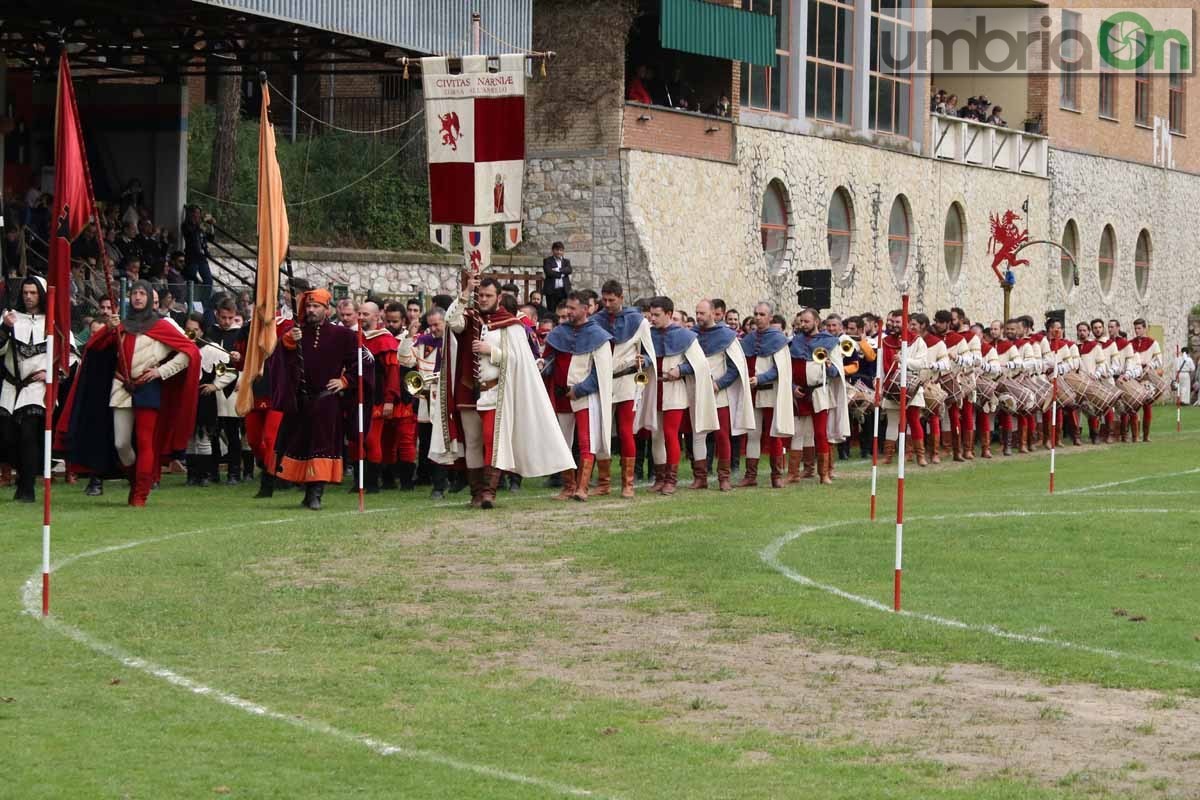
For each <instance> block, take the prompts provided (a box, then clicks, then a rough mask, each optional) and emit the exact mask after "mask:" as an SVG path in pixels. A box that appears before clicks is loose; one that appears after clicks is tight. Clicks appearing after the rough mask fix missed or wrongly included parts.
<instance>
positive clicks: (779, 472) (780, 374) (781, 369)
mask: <svg viewBox="0 0 1200 800" xmlns="http://www.w3.org/2000/svg"><path fill="white" fill-rule="evenodd" d="M741 344H742V351H743V352H744V353H745V354H746V366H747V367H748V368H749V370H750V377H751V378H755V379H756V380H755V382H754V384H753V386H752V390H753V393H754V427H755V428H756V429H757V430H758V432H759V435H758V436H753V435H750V434H747V436H746V473H745V475H744V476H743V477H742V480H741V482H740V483H738V486H739V487H751V486H758V461H759V459H760V458H761V457H762V451H763V450H764V449H765V450H767V452H768V453H769V455H770V459H771V485H772V487H775V488H778V487H779V486H782V485H783V451H784V444H785V443H786V442H787V441H788V440H789V439H791V438H792V435H793V434H794V433H795V420H794V418H793V415H792V361H791V358H790V357H789V355H788V350H787V346H788V340H787V337H786V336H784V335H783V331H778V330H775V329H774V328H767V329H766V330H761V331H760V330H752V331H750V332H749V333H747V334H746V335H745V336H743V337H742V340H741Z"/></svg>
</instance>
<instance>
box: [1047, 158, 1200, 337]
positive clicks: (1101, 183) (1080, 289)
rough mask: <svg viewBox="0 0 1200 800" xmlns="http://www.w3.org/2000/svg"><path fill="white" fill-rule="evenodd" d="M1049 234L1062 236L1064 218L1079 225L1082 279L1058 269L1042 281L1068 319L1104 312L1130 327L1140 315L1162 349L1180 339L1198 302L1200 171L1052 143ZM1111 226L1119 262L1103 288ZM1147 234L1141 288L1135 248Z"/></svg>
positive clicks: (1102, 314) (1199, 298) (1049, 294)
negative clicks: (1103, 257) (1070, 282)
mask: <svg viewBox="0 0 1200 800" xmlns="http://www.w3.org/2000/svg"><path fill="white" fill-rule="evenodd" d="M1050 178H1051V182H1052V184H1053V187H1054V191H1053V194H1052V195H1051V198H1050V209H1051V216H1050V220H1051V226H1052V227H1051V231H1052V233H1051V235H1050V236H1049V237H1048V238H1052V239H1055V240H1061V237H1062V235H1063V230H1064V228H1065V227H1066V224H1067V221H1068V220H1074V222H1075V225H1076V226H1077V228H1078V230H1079V250H1080V252H1079V253H1078V254H1077V256H1076V258H1077V260H1078V262H1079V273H1080V285H1079V286H1076V287H1064V286H1063V282H1062V280H1061V279H1059V278H1058V274H1057V272H1055V273H1054V274H1053V275H1048V276H1047V279H1046V281H1045V282H1044V285H1043V289H1044V291H1045V293H1046V295H1047V297H1048V298H1049V301H1050V303H1051V305H1052V307H1054V308H1066V309H1067V319H1068V320H1069V321H1072V322H1078V321H1080V320H1083V319H1091V318H1093V317H1101V318H1103V319H1109V318H1111V317H1115V318H1117V319H1119V320H1120V321H1121V323H1122V325H1123V326H1124V328H1125V330H1126V332H1128V333H1130V334H1132V331H1133V324H1132V323H1133V320H1134V319H1135V318H1137V317H1145V318H1146V320H1147V321H1148V322H1149V323H1150V324H1151V325H1162V326H1163V333H1164V337H1165V340H1166V341H1165V344H1166V349H1167V351H1168V352H1169V353H1171V354H1174V352H1175V346H1176V345H1181V346H1182V345H1184V344H1186V342H1185V341H1184V336H1185V331H1186V325H1187V318H1188V312H1189V311H1190V310H1191V308H1192V306H1194V305H1196V304H1197V303H1200V282H1198V281H1197V280H1196V275H1197V269H1196V267H1197V262H1198V261H1200V226H1197V225H1196V209H1198V208H1200V176H1196V175H1191V174H1189V173H1186V172H1178V171H1174V170H1167V169H1162V168H1159V167H1151V166H1146V165H1143V164H1135V163H1132V162H1128V161H1118V160H1116V159H1112V158H1101V157H1099V156H1090V155H1084V154H1080V153H1072V152H1064V151H1061V150H1051V151H1050ZM1106 225H1112V226H1113V230H1114V231H1115V233H1116V245H1117V247H1116V259H1115V260H1116V265H1115V270H1114V273H1113V282H1112V288H1111V290H1110V291H1109V293H1108V294H1107V295H1105V294H1104V293H1103V292H1102V291H1101V290H1100V279H1099V255H1100V237H1101V233H1102V231H1103V230H1104V226H1106ZM1142 230H1146V231H1148V232H1149V234H1150V279H1149V282H1148V283H1147V286H1146V292H1145V295H1144V296H1143V295H1141V294H1139V292H1138V290H1137V284H1136V282H1135V280H1134V265H1133V259H1134V249H1135V247H1136V244H1137V238H1138V234H1139V233H1140V232H1141V231H1142Z"/></svg>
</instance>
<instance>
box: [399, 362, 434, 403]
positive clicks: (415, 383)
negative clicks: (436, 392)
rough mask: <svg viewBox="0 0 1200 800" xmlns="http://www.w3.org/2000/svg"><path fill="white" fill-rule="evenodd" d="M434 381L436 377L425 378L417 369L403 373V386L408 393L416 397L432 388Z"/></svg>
mask: <svg viewBox="0 0 1200 800" xmlns="http://www.w3.org/2000/svg"><path fill="white" fill-rule="evenodd" d="M436 381H437V378H436V377H433V378H429V379H426V378H425V376H424V375H422V374H421V373H420V372H419V371H418V370H415V369H414V370H409V372H407V373H406V374H405V375H404V388H405V389H407V390H408V393H409V394H411V395H412V396H413V397H416V396H417V395H419V394H425V393H426V392H428V391H430V390H431V389H433V384H434V383H435V382H436Z"/></svg>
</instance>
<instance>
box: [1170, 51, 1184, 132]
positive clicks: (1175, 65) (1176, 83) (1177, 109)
mask: <svg viewBox="0 0 1200 800" xmlns="http://www.w3.org/2000/svg"><path fill="white" fill-rule="evenodd" d="M1179 47H1180V46H1179V42H1170V52H1171V78H1170V82H1169V84H1168V85H1169V87H1170V107H1169V111H1168V114H1169V115H1170V120H1169V125H1170V128H1171V133H1183V132H1184V114H1185V112H1186V111H1187V106H1186V103H1185V102H1184V101H1185V99H1186V98H1185V96H1184V87H1183V79H1184V74H1183V72H1181V71H1180V67H1179V62H1180V59H1181V52H1182V51H1181V50H1180V49H1179Z"/></svg>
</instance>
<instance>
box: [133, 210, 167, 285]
mask: <svg viewBox="0 0 1200 800" xmlns="http://www.w3.org/2000/svg"><path fill="white" fill-rule="evenodd" d="M137 248H138V253H139V255H141V257H142V270H143V271H144V272H145V274H146V276H147V277H148V278H150V279H151V280H161V279H162V276H163V272H164V270H165V269H166V262H167V232H166V231H165V230H163V229H162V228H156V227H154V223H153V222H151V221H150V220H148V219H144V220H142V221H141V222H139V223H138V236H137Z"/></svg>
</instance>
